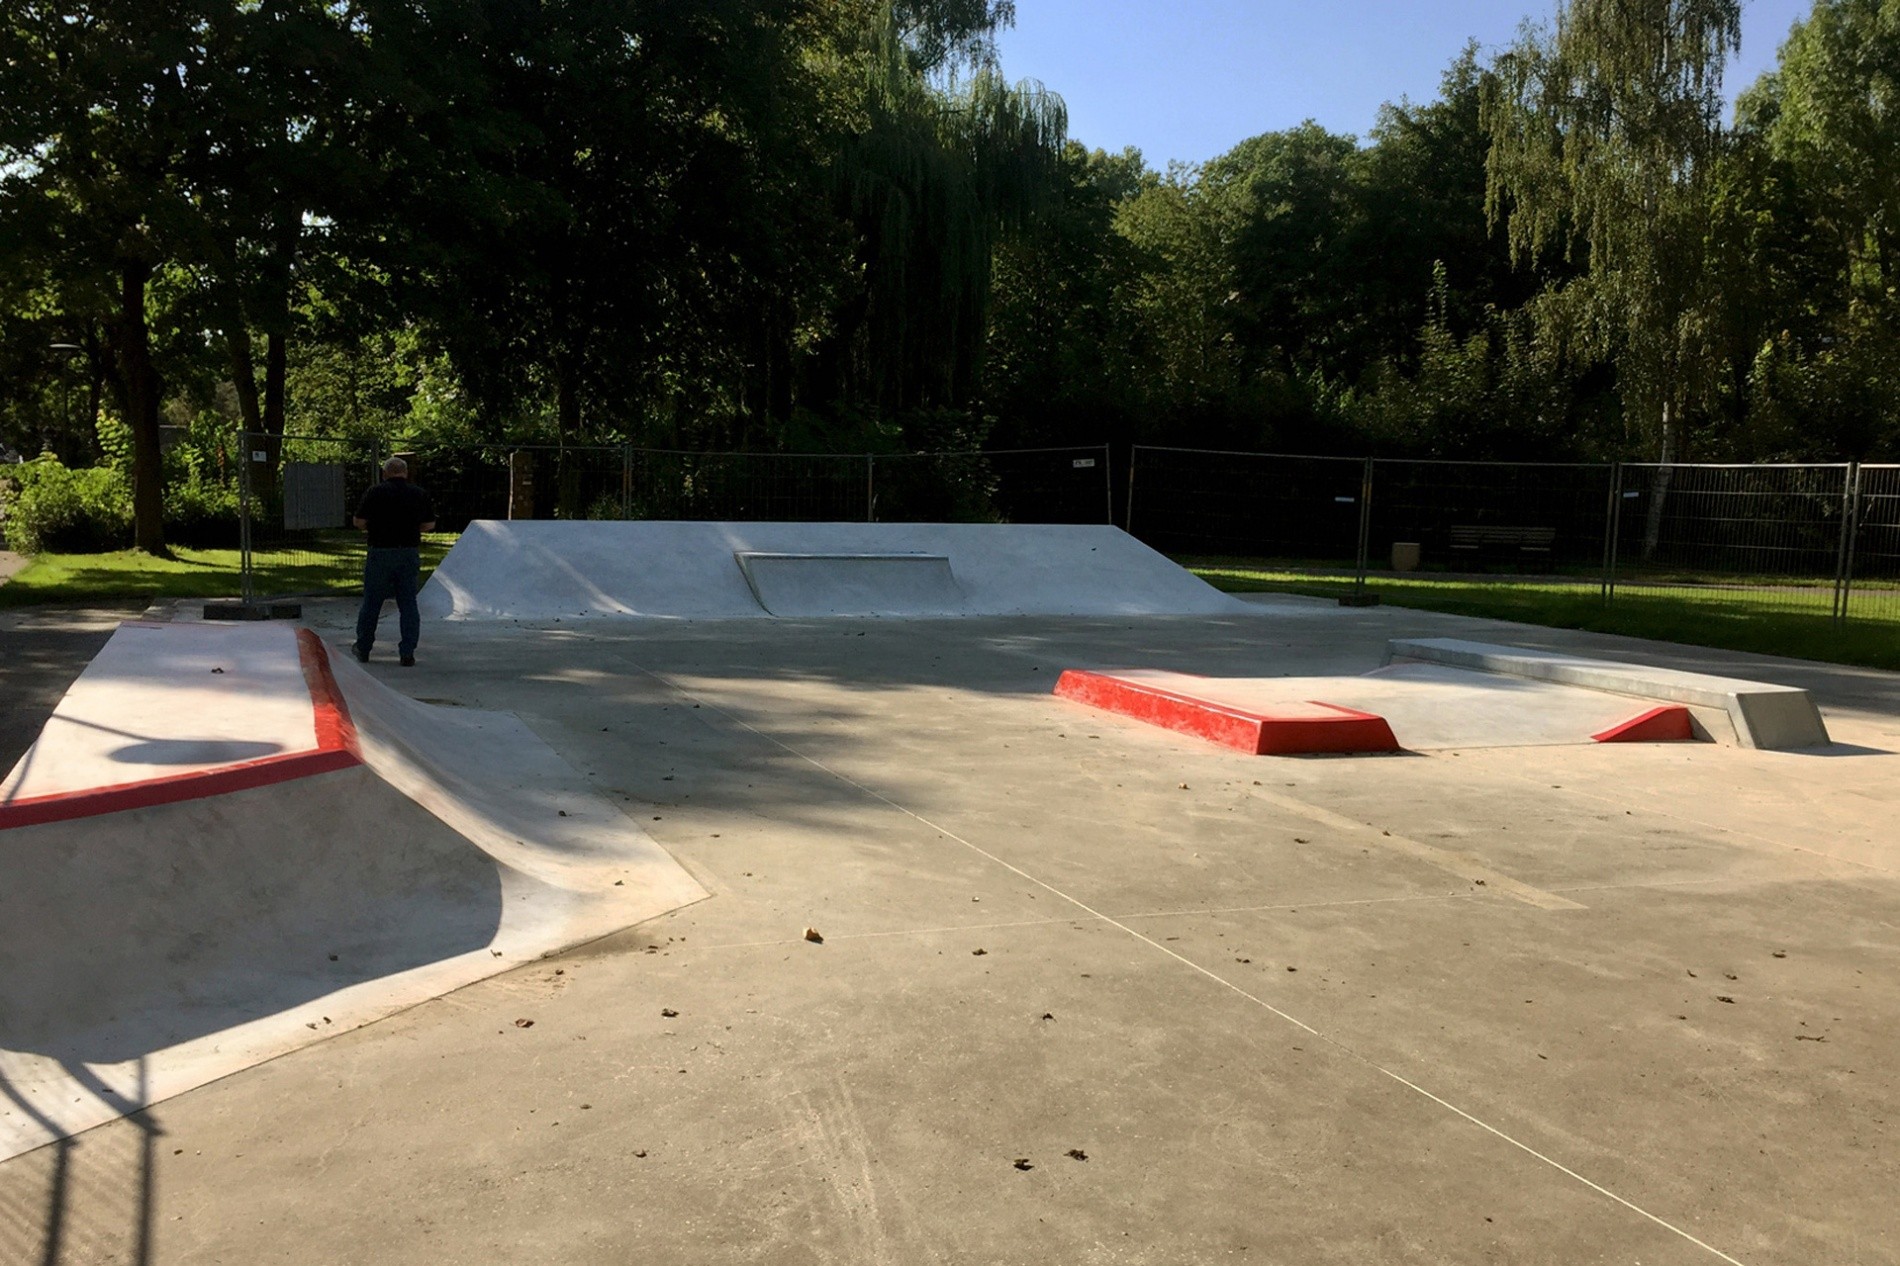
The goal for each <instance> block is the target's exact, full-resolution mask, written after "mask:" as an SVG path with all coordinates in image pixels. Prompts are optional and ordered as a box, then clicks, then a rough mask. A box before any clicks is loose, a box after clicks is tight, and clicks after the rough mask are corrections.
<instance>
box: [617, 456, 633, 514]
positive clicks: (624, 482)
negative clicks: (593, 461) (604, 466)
mask: <svg viewBox="0 0 1900 1266" xmlns="http://www.w3.org/2000/svg"><path fill="white" fill-rule="evenodd" d="M632 517H633V445H631V444H622V445H621V446H620V518H621V520H622V521H623V522H624V521H625V520H627V519H631V518H632Z"/></svg>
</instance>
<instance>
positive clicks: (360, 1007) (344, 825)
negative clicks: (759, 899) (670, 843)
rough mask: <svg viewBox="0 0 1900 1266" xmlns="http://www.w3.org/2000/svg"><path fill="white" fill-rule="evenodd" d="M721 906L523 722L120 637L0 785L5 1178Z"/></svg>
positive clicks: (314, 646) (271, 646) (258, 642)
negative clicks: (373, 1026) (123, 1121)
mask: <svg viewBox="0 0 1900 1266" xmlns="http://www.w3.org/2000/svg"><path fill="white" fill-rule="evenodd" d="M704 895H705V892H704V890H703V889H701V888H700V886H699V885H698V884H697V883H696V882H694V880H693V879H692V878H691V877H690V876H689V875H687V874H686V872H685V871H684V870H682V869H681V868H680V867H679V865H678V864H677V863H676V862H674V861H673V860H672V858H671V857H669V856H668V855H667V854H666V853H665V852H664V851H663V850H662V849H660V848H659V846H658V845H656V844H655V843H654V842H653V841H652V840H651V839H650V838H649V837H648V836H647V835H646V834H645V832H644V831H642V830H641V829H640V828H639V827H638V826H637V825H636V824H635V823H634V822H633V821H632V820H631V819H629V818H628V817H627V816H626V815H625V814H623V813H622V812H621V811H620V810H619V809H617V808H616V807H615V806H613V805H612V804H609V803H608V802H607V801H605V800H603V799H602V798H600V797H599V796H597V795H595V794H594V793H593V792H591V791H590V790H589V789H588V788H587V787H586V786H585V785H584V780H583V779H582V778H581V776H580V775H579V774H577V773H576V772H575V771H574V769H573V768H572V767H570V766H569V765H567V763H566V762H565V761H563V760H562V759H561V758H560V757H559V756H558V755H557V754H556V753H555V752H554V751H553V750H552V749H550V748H549V747H547V745H546V744H545V743H543V742H542V741H541V740H540V739H539V738H538V737H537V736H535V735H534V734H533V733H532V732H531V731H530V730H528V728H527V727H526V726H524V725H523V724H522V723H521V722H520V721H519V720H517V719H516V718H515V717H513V716H511V715H508V714H505V713H489V712H473V711H467V712H465V711H461V710H459V709H452V708H438V707H430V706H427V705H424V704H419V703H416V702H414V701H412V700H409V699H407V698H404V697H403V696H400V695H398V694H396V693H395V692H393V691H391V690H389V689H387V688H386V687H384V686H383V685H382V684H381V683H379V682H377V681H376V680H375V679H374V678H372V677H371V676H370V675H369V674H368V673H367V672H365V671H364V670H363V669H361V668H360V667H358V666H357V665H356V664H355V663H354V662H352V661H350V660H349V659H348V658H347V656H338V657H335V660H334V662H333V660H332V657H331V656H329V655H327V654H326V652H325V650H324V648H323V647H322V645H321V644H320V643H318V642H317V640H316V638H315V637H314V635H312V634H310V633H309V632H307V631H304V630H297V629H293V628H290V627H288V626H284V625H268V624H267V625H236V626H208V625H154V624H129V625H125V626H123V627H121V629H120V630H119V631H118V632H117V633H116V634H114V636H113V637H112V639H111V640H110V641H109V642H108V643H107V645H106V647H105V648H104V650H103V651H102V652H101V653H100V655H99V657H98V658H97V659H96V660H95V661H94V662H93V663H92V665H91V666H89V667H88V668H87V669H86V671H85V672H84V673H83V674H81V676H80V678H79V679H78V681H76V682H75V683H74V685H73V687H72V689H71V691H69V692H68V694H67V695H66V697H65V698H64V699H63V700H62V701H61V703H60V705H59V707H58V708H57V709H56V710H55V712H54V714H53V717H52V719H51V720H50V721H49V722H48V723H47V725H46V728H45V730H44V731H43V732H42V734H41V736H40V738H39V740H38V742H37V743H36V744H35V745H34V747H33V749H32V750H31V751H29V752H28V753H27V755H26V756H25V757H23V758H22V759H21V761H20V762H19V764H18V765H17V766H16V767H15V768H14V770H13V772H12V773H11V774H9V775H8V776H7V778H6V780H5V781H4V782H0V1158H5V1157H7V1156H12V1155H16V1154H18V1153H20V1152H22V1151H25V1150H28V1149H30V1148H33V1147H36V1146H38V1145H40V1144H43V1143H46V1142H49V1141H51V1140H54V1139H57V1138H60V1137H64V1136H66V1135H70V1134H73V1133H76V1132H78V1131H80V1130H83V1129H86V1128H87V1127H89V1126H92V1125H96V1124H99V1123H101V1122H103V1121H107V1120H110V1119H112V1118H113V1117H116V1116H119V1115H122V1114H124V1113H127V1112H131V1111H136V1110H137V1109H139V1108H141V1107H144V1106H146V1105H148V1104H151V1103H155V1102H157V1101H159V1100H162V1099H165V1098H167V1097H169V1096H171V1095H175V1094H178V1093H181V1092H183V1091H185V1090H189V1089H191V1088H192V1087H194V1086H199V1085H203V1084H204V1083H206V1082H208V1081H212V1080H214V1079H216V1078H218V1077H222V1076H225V1075H227V1074H229V1073H232V1072H235V1071H238V1070H239V1069H242V1068H246V1067H249V1066H251V1065H254V1064H257V1063H259V1062H261V1061H263V1060H266V1059H270V1058H272V1057H274V1056H276V1055H280V1054H284V1053H286V1052H288V1051H291V1050H294V1049H296V1048H298V1047H301V1046H304V1045H307V1044H309V1043H311V1042H315V1041H318V1040H320V1039H322V1038H324V1037H328V1036H330V1035H332V1034H335V1033H338V1032H342V1031H344V1030H347V1029H350V1028H354V1027H357V1026H359V1025H362V1024H366V1023H368V1022H370V1021H372V1020H375V1019H377V1018H379V1017H381V1016H384V1015H388V1014H390V1013H391V1012H393V1011H396V1010H399V1009H401V1008H403V1007H407V1006H411V1005H414V1004H415V1003H418V1002H422V1001H425V1000H427V999H429V998H433V997H437V996H439V995H441V994H443V993H446V992H448V991H450V990H453V989H455V988H458V987H460V986H461V985H464V984H468V983H470V982H472V981H475V980H479V979H481V978H483V977H486V976H490V975H493V974H494V973H496V972H498V971H502V970H505V969H507V968H509V967H513V966H516V965H518V964H520V963H522V962H525V961H530V960H532V959H535V958H538V957H541V956H543V955H545V954H548V953H552V952H554V951H556V950H559V949H562V948H565V947H567V946H571V945H575V944H579V943H581V942H583V941H587V940H591V939H594V938H596V937H599V936H602V935H605V934H607V933H610V932H613V931H616V930H619V929H621V928H624V927H628V926H630V925H632V924H635V923H638V922H641V921H643V920H645V919H649V918H652V917H654V916H656V915H658V914H661V913H664V912H665V911H668V910H671V909H675V908H677V907H679V906H681V905H684V904H687V903H689V902H692V901H696V900H698V899H699V898H701V897H703V896H704Z"/></svg>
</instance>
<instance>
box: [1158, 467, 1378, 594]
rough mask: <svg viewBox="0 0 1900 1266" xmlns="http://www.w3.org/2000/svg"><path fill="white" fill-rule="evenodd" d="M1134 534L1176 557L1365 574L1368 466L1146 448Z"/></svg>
mask: <svg viewBox="0 0 1900 1266" xmlns="http://www.w3.org/2000/svg"><path fill="white" fill-rule="evenodd" d="M1129 477H1130V491H1129V499H1128V523H1129V531H1130V532H1132V533H1134V534H1135V535H1136V536H1139V537H1140V538H1141V539H1142V540H1143V541H1145V542H1147V543H1148V544H1149V545H1152V546H1153V547H1154V548H1156V549H1158V550H1161V551H1163V552H1164V553H1170V554H1186V555H1202V556H1209V557H1217V556H1232V557H1245V558H1259V559H1266V560H1271V561H1273V562H1275V563H1278V564H1283V565H1286V566H1290V567H1310V568H1316V569H1330V568H1350V567H1356V566H1357V564H1358V561H1359V538H1360V522H1359V520H1360V496H1361V494H1362V492H1363V491H1364V484H1365V477H1366V462H1365V461H1364V459H1362V458H1357V457H1301V456H1293V455H1289V454H1284V453H1235V452H1215V451H1209V450H1201V449H1183V448H1152V447H1147V446H1141V447H1137V448H1136V449H1135V450H1134V457H1133V462H1132V465H1131V469H1130V476H1129Z"/></svg>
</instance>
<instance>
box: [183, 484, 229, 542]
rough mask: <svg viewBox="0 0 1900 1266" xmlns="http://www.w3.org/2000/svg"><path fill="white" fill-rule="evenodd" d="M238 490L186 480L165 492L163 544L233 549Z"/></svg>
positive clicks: (221, 485)
mask: <svg viewBox="0 0 1900 1266" xmlns="http://www.w3.org/2000/svg"><path fill="white" fill-rule="evenodd" d="M240 536H241V534H240V532H239V530H238V495H237V489H235V488H229V487H226V486H225V485H223V484H217V483H209V482H206V481H204V480H201V479H188V480H185V481H183V482H180V483H174V484H172V485H170V486H169V487H167V488H166V489H165V540H166V542H167V543H169V544H172V545H195V546H198V547H200V548H204V549H236V548H237V547H238V545H239V543H240Z"/></svg>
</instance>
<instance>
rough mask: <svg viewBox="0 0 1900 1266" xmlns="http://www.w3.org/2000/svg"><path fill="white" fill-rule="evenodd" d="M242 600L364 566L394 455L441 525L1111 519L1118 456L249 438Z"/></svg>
mask: <svg viewBox="0 0 1900 1266" xmlns="http://www.w3.org/2000/svg"><path fill="white" fill-rule="evenodd" d="M242 449H243V456H244V458H245V460H244V461H242V462H241V463H240V470H241V480H240V506H241V521H242V544H243V551H242V553H243V594H244V599H245V601H246V602H247V603H249V602H253V601H256V600H259V599H261V598H264V597H268V596H287V595H290V594H296V593H307V592H312V591H314V590H316V589H320V588H323V587H325V582H326V581H330V582H333V581H334V578H335V577H337V576H338V575H348V574H354V573H356V572H357V571H359V570H360V563H361V558H362V550H363V540H362V533H360V532H357V531H355V530H354V529H352V528H351V527H350V518H351V516H352V514H353V512H354V510H355V507H356V506H357V505H358V503H359V502H360V501H361V499H362V496H363V493H364V491H365V490H366V489H367V488H369V487H370V486H371V485H372V484H374V483H375V482H376V481H377V480H378V479H379V478H381V474H380V470H381V466H382V462H383V460H384V459H385V458H386V457H388V456H391V455H397V456H401V457H402V458H403V459H404V460H405V461H407V462H408V464H409V467H410V471H411V475H412V477H413V478H414V480H415V482H416V483H418V484H420V485H421V486H423V487H424V488H426V489H428V491H429V494H430V497H431V499H432V500H433V502H434V505H435V510H436V527H437V530H438V531H439V532H443V533H454V532H460V531H461V530H462V529H463V528H465V527H467V526H468V524H469V523H470V522H472V521H474V520H476V519H511V518H512V519H553V518H564V519H710V520H734V521H751V522H767V521H778V522H832V521H881V522H1011V523H1107V522H1110V521H1111V520H1112V515H1113V503H1112V497H1111V484H1110V470H1109V450H1108V447H1107V446H1106V445H1087V446H1082V447H1074V448H1035V449H1003V450H993V451H983V452H936V453H845V454H834V453H701V452H684V451H677V450H667V449H650V448H634V447H631V446H626V445H613V446H572V445H568V446H552V445H550V446H533V445H500V444H496V445H473V444H460V445H458V444H425V443H421V442H417V443H413V444H400V443H399V444H394V445H392V444H390V443H389V442H388V441H387V440H368V439H354V438H345V437H339V436H310V435H303V436H291V437H271V436H264V435H255V434H253V435H246V436H244V437H243V442H242Z"/></svg>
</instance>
